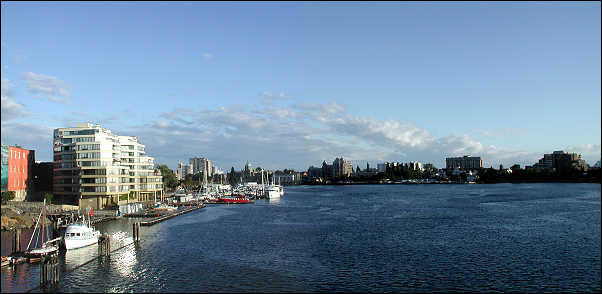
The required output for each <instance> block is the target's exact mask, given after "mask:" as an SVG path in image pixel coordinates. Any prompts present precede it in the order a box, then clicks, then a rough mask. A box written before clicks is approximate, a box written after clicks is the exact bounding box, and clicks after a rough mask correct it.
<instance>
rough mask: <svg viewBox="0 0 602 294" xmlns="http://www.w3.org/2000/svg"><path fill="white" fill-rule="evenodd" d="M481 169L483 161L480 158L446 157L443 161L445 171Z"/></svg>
mask: <svg viewBox="0 0 602 294" xmlns="http://www.w3.org/2000/svg"><path fill="white" fill-rule="evenodd" d="M482 167H483V160H482V159H481V157H471V156H467V155H466V156H462V157H448V158H446V159H445V168H446V169H447V170H453V169H455V168H460V169H463V170H473V169H479V168H482Z"/></svg>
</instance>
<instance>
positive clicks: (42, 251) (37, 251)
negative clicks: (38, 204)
mask: <svg viewBox="0 0 602 294" xmlns="http://www.w3.org/2000/svg"><path fill="white" fill-rule="evenodd" d="M40 218H41V219H42V224H41V227H40V233H39V234H38V236H39V235H41V236H42V242H41V244H42V246H41V247H40V248H29V247H30V246H31V241H32V240H33V237H34V236H35V235H36V230H37V228H38V225H40ZM46 229H47V228H46V199H44V205H42V211H41V212H40V215H39V216H38V221H37V222H36V226H35V227H34V229H33V234H32V235H31V239H29V244H27V250H25V253H26V254H29V255H35V256H45V255H48V254H54V253H57V252H58V250H59V248H58V247H57V246H56V245H51V244H52V243H54V242H55V241H57V240H60V239H61V238H60V237H59V238H56V239H53V240H49V241H45V242H44V232H45V231H46ZM47 235H48V234H47ZM36 245H37V239H36Z"/></svg>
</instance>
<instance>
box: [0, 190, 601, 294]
mask: <svg viewBox="0 0 602 294" xmlns="http://www.w3.org/2000/svg"><path fill="white" fill-rule="evenodd" d="M600 203H601V202H600V184H499V185H374V186H372V185H370V186H324V187H320V186H298V187H290V188H288V189H287V194H286V195H285V196H284V198H282V199H280V200H279V201H264V200H262V201H256V203H255V204H254V205H230V206H227V205H221V206H216V205H214V206H208V207H207V208H205V209H201V210H199V211H196V212H193V213H189V214H186V215H183V216H179V217H176V218H174V219H171V220H168V221H166V222H163V223H160V224H158V225H155V226H152V227H142V228H141V231H142V233H141V234H142V241H141V244H140V246H139V247H136V246H134V245H130V246H128V247H125V248H123V249H121V250H119V251H117V252H114V253H113V254H112V255H111V258H110V260H105V261H98V260H96V261H93V262H91V263H88V264H86V265H84V266H81V267H79V268H78V267H77V266H78V265H80V264H82V263H83V262H84V261H85V260H87V259H90V258H89V256H94V255H95V254H96V253H97V247H96V245H93V246H91V247H88V248H85V249H79V250H76V251H69V252H67V254H66V255H65V256H62V261H61V263H62V268H63V270H64V271H65V272H64V275H63V278H62V280H61V282H60V284H59V285H58V289H55V290H58V291H61V292H291V291H294V292H301V291H303V292H332V291H345V292H358V291H361V292H366V291H370V292H385V291H395V292H432V291H477V292H492V291H520V292H542V291H545V292H565V291H569V292H575V291H578V292H584V291H591V292H594V291H595V292H599V291H600V284H601V272H600V268H601V263H600ZM133 221H134V220H122V221H115V222H112V223H108V224H105V225H104V226H102V227H101V231H103V232H105V231H106V232H110V233H111V234H113V236H114V237H116V238H115V241H114V245H113V246H112V248H113V249H114V248H117V247H118V246H119V245H120V244H127V243H129V242H131V222H133ZM120 231H124V232H125V233H119V232H120ZM38 273H39V270H38V268H37V266H31V267H29V266H20V267H17V270H16V271H13V270H11V269H6V268H5V269H3V270H2V292H7V291H8V292H15V291H25V290H28V289H31V288H33V287H35V286H36V282H38V281H39V278H38Z"/></svg>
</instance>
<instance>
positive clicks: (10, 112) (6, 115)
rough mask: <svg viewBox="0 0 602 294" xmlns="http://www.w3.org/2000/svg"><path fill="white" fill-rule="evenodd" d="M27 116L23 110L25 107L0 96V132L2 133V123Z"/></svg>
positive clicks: (27, 112) (27, 113)
mask: <svg viewBox="0 0 602 294" xmlns="http://www.w3.org/2000/svg"><path fill="white" fill-rule="evenodd" d="M29 115H30V113H29V111H27V109H25V106H23V105H21V104H19V103H17V102H15V101H14V100H12V99H11V98H9V97H5V96H2V132H4V123H6V122H8V121H11V120H14V119H18V118H22V117H25V116H29Z"/></svg>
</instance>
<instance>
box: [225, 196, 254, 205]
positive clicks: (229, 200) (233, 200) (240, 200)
mask: <svg viewBox="0 0 602 294" xmlns="http://www.w3.org/2000/svg"><path fill="white" fill-rule="evenodd" d="M217 201H218V202H219V203H236V204H242V203H252V201H251V200H250V199H247V198H246V197H245V196H244V195H242V197H220V198H217Z"/></svg>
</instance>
